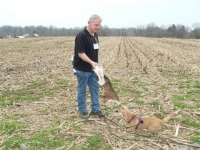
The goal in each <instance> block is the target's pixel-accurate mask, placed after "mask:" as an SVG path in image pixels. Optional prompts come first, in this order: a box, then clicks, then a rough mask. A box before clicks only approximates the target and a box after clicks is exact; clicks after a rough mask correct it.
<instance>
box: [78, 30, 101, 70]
mask: <svg viewBox="0 0 200 150" xmlns="http://www.w3.org/2000/svg"><path fill="white" fill-rule="evenodd" d="M98 43H99V40H98V35H97V33H95V34H94V37H93V36H92V35H91V34H90V33H89V32H88V31H87V29H86V28H84V29H83V30H82V31H80V32H79V33H78V35H77V36H76V38H75V51H74V68H75V69H76V70H80V71H85V72H90V71H92V66H91V65H90V64H89V63H87V62H85V61H83V60H82V59H81V58H80V57H79V56H78V53H85V54H86V55H87V56H88V57H89V58H90V59H91V60H92V61H94V62H97V63H98V51H99V49H94V44H98Z"/></svg>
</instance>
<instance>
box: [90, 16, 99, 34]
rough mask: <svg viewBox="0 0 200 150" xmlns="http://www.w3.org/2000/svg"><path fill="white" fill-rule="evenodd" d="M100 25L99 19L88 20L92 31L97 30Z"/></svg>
mask: <svg viewBox="0 0 200 150" xmlns="http://www.w3.org/2000/svg"><path fill="white" fill-rule="evenodd" d="M100 26H101V20H99V19H95V20H93V21H91V22H89V27H90V30H91V32H93V33H94V32H97V31H98V29H99V28H100Z"/></svg>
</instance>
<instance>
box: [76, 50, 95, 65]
mask: <svg viewBox="0 0 200 150" xmlns="http://www.w3.org/2000/svg"><path fill="white" fill-rule="evenodd" d="M78 56H79V57H80V58H81V59H82V60H83V61H85V62H87V63H89V64H91V65H92V68H95V66H97V65H98V63H96V62H94V61H92V60H91V59H90V58H89V57H88V56H87V55H86V54H85V53H78Z"/></svg>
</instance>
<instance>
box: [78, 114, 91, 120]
mask: <svg viewBox="0 0 200 150" xmlns="http://www.w3.org/2000/svg"><path fill="white" fill-rule="evenodd" d="M79 116H80V117H81V118H82V119H85V120H87V119H88V118H89V116H88V113H87V112H84V113H79Z"/></svg>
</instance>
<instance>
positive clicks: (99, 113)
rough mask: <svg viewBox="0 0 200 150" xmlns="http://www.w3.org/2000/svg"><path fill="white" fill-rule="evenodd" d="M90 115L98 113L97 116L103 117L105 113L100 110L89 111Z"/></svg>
mask: <svg viewBox="0 0 200 150" xmlns="http://www.w3.org/2000/svg"><path fill="white" fill-rule="evenodd" d="M90 115H98V116H99V117H105V114H103V113H102V112H101V111H98V112H91V113H90Z"/></svg>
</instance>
